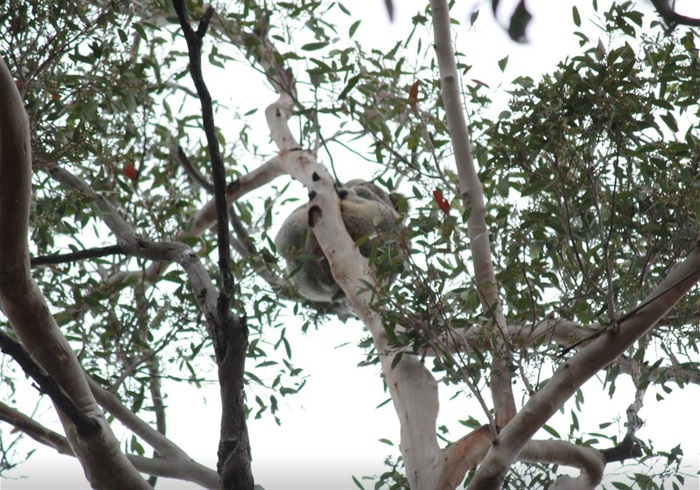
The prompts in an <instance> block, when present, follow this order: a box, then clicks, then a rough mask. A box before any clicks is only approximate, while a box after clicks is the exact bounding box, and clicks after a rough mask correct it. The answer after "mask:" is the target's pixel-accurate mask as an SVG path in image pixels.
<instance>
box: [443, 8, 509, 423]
mask: <svg viewBox="0 0 700 490" xmlns="http://www.w3.org/2000/svg"><path fill="white" fill-rule="evenodd" d="M430 7H431V10H432V19H433V32H434V35H435V53H436V55H437V59H438V67H439V69H440V88H441V91H442V100H443V105H444V107H445V113H446V115H447V126H448V128H449V131H450V138H451V141H452V147H453V148H454V153H455V162H456V164H457V175H458V177H459V188H460V192H461V194H462V201H463V203H464V207H465V209H467V210H470V213H469V220H468V222H467V227H468V230H469V240H470V241H469V246H470V249H471V252H472V260H473V264H474V277H475V280H476V287H477V289H478V291H479V297H480V300H481V305H482V308H483V309H484V312H485V313H486V314H487V315H489V316H491V317H492V318H493V324H494V329H493V332H492V335H491V339H492V340H491V341H492V342H493V355H494V359H493V363H492V366H491V394H492V397H493V402H494V406H495V410H496V425H497V426H498V428H502V427H504V426H505V425H506V424H507V423H508V421H509V420H510V419H511V418H513V416H514V415H515V413H516V411H517V410H516V408H515V398H514V396H513V387H512V383H511V376H510V352H509V348H508V345H507V344H506V342H505V341H504V334H505V331H506V320H505V316H504V315H503V310H502V308H501V305H500V302H499V300H498V283H497V282H496V274H495V272H494V268H493V261H492V258H491V245H490V243H489V232H488V227H487V225H486V205H485V202H484V190H483V187H482V185H481V182H480V181H479V176H478V175H477V173H476V167H475V166H474V160H473V158H472V152H471V138H470V136H469V130H468V128H467V123H466V120H465V117H464V111H463V109H462V98H461V96H460V93H459V89H460V87H459V75H458V71H457V64H456V62H455V57H454V50H453V48H452V39H451V37H450V36H451V29H450V10H449V6H448V4H447V1H446V0H431V1H430ZM496 431H497V429H496V428H495V427H494V428H492V435H493V436H494V437H496Z"/></svg>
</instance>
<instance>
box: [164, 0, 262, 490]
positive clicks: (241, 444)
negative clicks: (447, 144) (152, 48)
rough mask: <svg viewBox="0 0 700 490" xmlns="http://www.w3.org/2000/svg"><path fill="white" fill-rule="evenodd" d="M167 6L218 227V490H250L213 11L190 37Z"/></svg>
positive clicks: (241, 327)
mask: <svg viewBox="0 0 700 490" xmlns="http://www.w3.org/2000/svg"><path fill="white" fill-rule="evenodd" d="M173 6H174V7H175V11H176V12H177V16H178V18H179V19H180V26H181V27H182V31H183V33H184V35H185V40H186V41H187V48H188V53H189V58H190V74H191V75H192V80H193V81H194V85H195V87H196V89H197V95H198V97H199V100H200V102H201V106H202V119H203V124H204V131H205V133H206V136H207V144H208V147H209V157H210V160H211V166H212V178H213V181H214V202H215V205H216V218H217V224H218V226H217V237H218V249H219V271H220V272H221V283H222V284H221V288H220V290H219V296H218V300H217V313H218V315H217V318H216V319H217V321H216V322H214V325H215V334H216V335H215V336H214V337H213V342H214V351H215V353H216V361H217V367H218V371H219V385H220V389H221V403H222V411H221V413H222V415H221V436H220V439H219V450H218V458H219V461H218V464H217V469H218V472H219V474H220V475H221V483H222V487H223V488H224V489H226V490H228V489H234V488H235V489H245V490H247V489H250V490H252V488H253V485H254V482H253V474H252V472H251V469H250V462H251V455H250V443H249V440H248V428H247V425H246V407H245V403H244V394H243V393H244V374H245V358H246V353H247V349H248V327H247V326H246V322H245V317H237V318H233V317H232V315H231V301H232V298H233V293H234V286H235V285H234V281H233V274H232V271H231V248H230V245H229V222H228V204H227V200H226V171H225V169H224V161H223V158H222V157H221V153H220V151H219V142H218V140H217V137H216V126H215V125H214V110H213V108H212V100H211V95H210V94H209V90H208V89H207V86H206V84H205V83H204V78H203V76H202V61H201V49H202V39H203V38H204V35H205V33H206V31H207V27H208V25H209V21H210V19H211V17H212V15H214V9H213V8H212V7H209V8H208V9H207V11H206V12H205V13H204V16H203V17H202V19H201V20H200V22H199V27H198V28H197V31H196V32H194V31H193V30H192V27H191V26H190V24H189V21H188V19H187V10H186V9H185V5H184V0H173Z"/></svg>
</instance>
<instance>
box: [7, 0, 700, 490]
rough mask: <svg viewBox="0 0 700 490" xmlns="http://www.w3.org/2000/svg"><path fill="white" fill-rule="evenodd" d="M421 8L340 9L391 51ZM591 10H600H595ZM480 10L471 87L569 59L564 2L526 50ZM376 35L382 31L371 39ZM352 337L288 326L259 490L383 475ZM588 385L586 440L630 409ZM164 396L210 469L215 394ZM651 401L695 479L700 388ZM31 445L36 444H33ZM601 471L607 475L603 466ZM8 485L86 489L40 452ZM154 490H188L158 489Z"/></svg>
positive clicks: (376, 422)
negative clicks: (303, 378)
mask: <svg viewBox="0 0 700 490" xmlns="http://www.w3.org/2000/svg"><path fill="white" fill-rule="evenodd" d="M426 1H427V0H423V1H417V0H411V1H407V0H395V1H394V4H395V8H396V19H395V21H394V23H393V24H391V23H389V22H388V19H387V17H386V14H385V11H384V6H383V2H382V1H381V0H372V1H369V0H363V1H359V2H346V5H347V6H348V7H351V8H352V7H353V6H358V5H361V6H362V8H363V9H365V10H366V14H365V15H364V18H363V22H362V24H361V26H360V28H359V30H358V32H357V35H356V37H357V36H361V37H362V38H364V39H366V40H367V41H366V44H367V45H369V44H373V45H381V46H390V45H393V44H394V42H395V41H396V40H397V39H401V38H402V37H404V36H405V35H406V33H407V32H408V31H409V30H410V28H411V21H410V19H411V17H412V16H413V15H414V13H415V12H416V11H418V10H419V9H422V7H423V6H424V5H425V3H426ZM457 3H458V4H463V6H462V7H461V9H462V10H461V12H460V11H458V12H457V13H456V14H455V16H456V17H457V18H458V19H461V20H465V21H466V16H467V14H468V12H470V11H471V9H472V7H473V5H474V2H468V1H465V2H457ZM501 3H502V4H503V5H502V8H503V10H504V11H509V10H511V9H512V6H513V5H515V3H516V2H515V0H510V1H505V0H504V1H502V2H501ZM600 3H601V4H605V3H607V2H605V1H604V0H600ZM586 4H587V2H579V5H578V7H579V9H580V11H581V14H582V15H581V16H582V18H583V19H586V18H587V15H586V11H585V9H586V8H587V7H588V5H586ZM480 5H482V13H481V16H480V19H479V21H478V23H477V28H476V30H472V31H469V30H468V29H467V27H466V22H465V25H464V26H463V27H461V28H458V31H457V39H458V42H459V43H460V44H459V50H460V51H461V52H464V53H467V56H468V60H467V61H468V62H469V63H470V64H471V65H472V66H473V70H472V72H470V77H473V78H477V79H479V80H482V81H484V82H486V83H487V84H489V85H490V86H491V87H494V88H495V87H498V85H499V84H500V83H505V82H506V81H507V80H509V79H510V78H512V77H513V76H515V75H525V74H528V75H531V76H537V75H538V74H540V73H543V72H548V71H551V70H552V69H553V68H554V66H555V65H556V63H557V62H558V61H560V60H562V59H563V58H564V57H566V56H567V55H571V54H572V53H575V52H576V51H577V49H578V43H577V39H576V38H575V37H574V36H573V34H572V31H573V23H572V22H571V5H572V2H571V1H568V0H567V1H563V0H556V1H555V0H530V2H528V5H529V8H530V10H531V12H532V13H533V15H534V20H533V22H532V25H531V26H530V30H529V38H530V43H529V44H527V45H516V44H514V43H512V42H511V41H510V40H509V39H508V38H507V36H506V35H505V34H504V32H503V30H502V29H501V28H500V27H498V26H497V25H495V23H494V22H493V19H492V17H491V14H490V9H489V8H488V6H487V5H486V4H485V3H483V2H480ZM678 7H679V10H680V9H685V11H686V12H689V13H693V12H692V10H691V9H694V11H695V12H694V15H700V6H699V5H698V4H697V3H695V2H694V0H679V1H678ZM589 32H591V30H590V29H589ZM377 33H381V36H378V35H377ZM381 46H378V47H381ZM506 55H510V61H509V64H508V68H507V70H506V73H505V74H503V73H501V72H500V70H499V69H498V66H497V63H496V62H497V60H499V59H501V58H503V57H504V56H506ZM209 83H210V84H211V82H209ZM258 83H259V82H258V81H257V80H256V81H254V82H253V84H254V85H255V84H258ZM217 90H219V92H220V95H221V96H226V97H228V98H229V99H231V100H232V101H233V102H235V103H236V104H237V103H240V102H241V99H240V98H239V99H237V100H233V99H234V97H233V96H231V94H230V88H229V87H218V88H217V87H213V92H214V93H216V91H217ZM250 90H252V91H253V92H251V91H247V90H245V89H244V88H242V87H237V88H236V94H246V99H247V100H248V101H249V102H248V103H249V104H257V102H254V101H256V100H260V107H261V108H262V107H264V106H265V105H266V104H268V103H270V101H271V100H270V97H271V96H270V92H269V91H260V90H259V88H257V87H253V88H251V89H250ZM238 97H241V96H240V95H238ZM258 98H259V99H258ZM504 100H505V99H504ZM255 117H256V118H257V120H253V121H251V124H254V125H257V126H258V128H257V130H258V131H259V132H260V133H264V134H267V126H266V125H265V121H264V117H263V116H262V111H260V112H259V113H258V114H257V115H256V116H255ZM341 177H342V176H341ZM348 177H350V178H367V177H369V176H366V175H349V176H348ZM362 336H363V332H362V327H361V325H360V324H359V323H356V322H348V323H347V324H340V323H335V322H330V323H329V324H328V325H327V326H324V327H323V328H322V329H320V330H319V331H316V332H311V333H309V334H307V335H304V334H302V333H301V331H300V329H295V328H293V327H292V326H290V327H289V328H288V338H289V340H290V341H291V342H292V346H293V349H294V363H295V365H296V366H298V367H301V368H303V369H304V371H305V372H306V373H307V374H309V375H310V377H309V379H308V382H307V386H306V387H305V388H304V389H303V390H302V392H301V394H300V395H298V396H296V397H287V398H282V399H281V403H282V405H281V407H280V408H281V413H280V416H281V418H282V420H283V424H282V426H281V427H278V426H277V425H276V424H274V422H273V421H272V420H270V419H269V418H266V419H264V420H251V421H250V423H249V428H250V437H251V444H252V451H253V469H254V473H255V478H256V481H257V483H259V484H261V485H263V486H264V487H265V488H266V490H296V489H299V490H302V489H303V490H315V489H318V490H346V489H348V490H349V489H353V488H356V487H355V485H354V483H353V482H352V480H351V476H352V475H355V476H356V477H358V478H360V477H361V476H363V475H371V474H379V473H381V472H383V470H384V465H383V464H382V462H383V460H384V458H385V457H386V456H387V455H388V454H390V453H391V454H394V455H396V454H398V449H397V447H393V448H392V447H390V446H388V445H386V444H384V443H382V442H380V441H379V439H390V440H392V441H394V442H395V444H398V440H399V436H398V434H399V426H398V422H397V420H396V415H395V413H394V410H393V406H392V404H391V403H388V404H386V405H385V406H383V407H382V408H379V409H376V408H375V407H376V406H377V405H379V404H381V403H382V402H384V401H385V400H386V399H387V397H388V395H387V394H386V393H384V391H383V386H382V381H381V379H380V377H379V368H378V367H376V366H375V367H369V368H358V367H357V364H358V362H360V361H362V359H363V357H362V355H361V353H360V352H359V350H358V349H357V348H355V347H354V346H355V345H356V344H357V342H358V341H359V339H360V338H361V337H362ZM338 346H342V347H338ZM594 383H595V382H592V383H589V384H590V385H591V386H589V387H587V388H585V389H584V392H585V396H586V402H587V403H586V407H588V409H589V410H591V411H592V412H593V413H590V414H587V415H588V417H586V420H582V421H581V425H582V427H583V429H584V430H588V431H595V430H596V429H597V428H598V424H599V423H600V422H602V421H606V420H608V418H609V417H610V414H614V413H617V414H620V416H624V412H625V409H626V408H627V406H628V405H629V403H630V402H631V401H632V389H631V386H629V385H628V384H626V383H624V382H623V383H621V384H620V385H619V386H618V390H617V392H616V394H615V397H614V399H612V400H610V399H609V397H608V396H607V394H605V393H602V392H601V388H600V385H597V384H596V385H595V386H593V384H594ZM441 389H442V388H441ZM0 390H2V388H0ZM165 391H166V392H167V393H168V400H167V402H168V403H169V405H170V407H171V408H170V411H169V423H168V435H169V437H170V438H171V439H173V440H174V441H175V442H176V443H177V444H179V445H180V446H181V447H183V448H184V449H185V450H186V451H187V452H188V453H189V454H190V456H192V457H193V458H194V459H196V460H198V461H200V462H202V463H204V464H207V465H209V466H211V467H215V466H216V447H217V443H218V426H219V413H220V409H219V401H218V387H217V386H212V387H210V388H208V389H205V390H200V391H194V390H188V389H183V387H180V386H168V385H166V386H165ZM1 394H2V392H0V395H1ZM450 394H451V393H442V400H441V407H442V409H441V417H440V420H439V423H441V424H445V425H447V426H448V428H449V429H450V430H451V434H450V435H451V437H452V438H457V437H459V436H460V435H461V434H462V432H461V431H462V429H460V426H459V424H457V420H459V419H465V418H466V417H467V416H468V415H472V416H474V417H476V418H477V419H479V420H481V419H483V416H482V415H481V411H480V410H479V409H478V407H476V406H475V405H474V404H472V403H471V402H469V401H468V400H466V399H464V398H463V397H460V398H458V399H456V400H451V401H450V400H449V395H450ZM654 398H655V397H654V394H653V393H649V394H648V395H647V397H646V400H645V404H646V405H645V407H644V408H643V410H642V412H641V414H640V415H641V416H642V418H644V419H645V420H646V425H645V427H644V428H643V429H642V432H641V433H640V436H645V435H648V434H654V441H655V446H656V447H657V448H664V449H670V448H672V447H673V446H675V445H676V444H678V443H679V442H682V443H683V445H684V449H685V450H686V461H687V464H688V465H689V466H688V468H687V471H688V472H689V473H692V474H695V473H697V471H698V455H699V454H700V442H699V439H700V437H698V436H699V434H700V432H699V428H698V423H697V405H698V404H697V400H698V399H700V390H699V389H698V387H697V386H690V387H688V388H687V389H685V390H683V391H682V392H681V390H675V391H674V393H673V394H671V395H665V400H664V401H662V402H658V403H657V402H655V400H654ZM20 408H21V407H20ZM567 413H568V411H567ZM669 415H671V416H669ZM568 424H569V419H568V418H567V417H566V416H560V417H559V419H558V420H555V421H552V423H551V424H550V425H553V426H555V427H558V428H560V429H561V430H562V431H563V432H566V430H567V428H568ZM619 424H620V425H619V433H620V434H624V427H623V424H624V420H620V423H619ZM0 430H5V431H6V430H8V426H7V425H5V424H0ZM543 437H546V435H545V436H543ZM29 444H32V445H33V446H34V447H37V446H39V445H38V444H35V443H33V442H30V443H29ZM607 470H608V472H609V471H611V468H610V467H609V468H608V469H607ZM623 471H624V470H623ZM12 475H13V476H16V477H17V478H19V479H10V478H5V479H3V480H2V481H1V482H0V489H1V490H20V489H25V490H26V489H33V490H38V489H80V488H87V485H86V483H85V480H84V478H83V476H82V470H81V469H80V467H79V465H78V464H77V462H76V461H75V460H73V459H72V458H68V457H63V456H56V455H54V454H53V452H52V451H51V450H48V449H44V448H43V447H39V448H38V450H37V453H36V455H35V456H34V457H33V458H32V459H31V460H30V461H29V462H28V463H27V464H25V465H23V466H20V467H19V468H18V469H17V470H16V471H14V472H13V473H12ZM22 476H26V478H22ZM366 487H367V488H373V484H369V483H368V484H367V485H366ZM158 488H160V489H176V488H178V489H180V488H183V489H184V488H196V487H193V486H188V485H186V484H184V483H181V482H167V481H165V480H161V481H160V482H159V484H158ZM684 488H685V489H687V490H691V489H692V490H697V489H698V488H700V484H699V483H698V479H697V476H696V477H695V478H692V479H689V480H688V483H687V485H686V487H684Z"/></svg>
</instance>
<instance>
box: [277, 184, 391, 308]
mask: <svg viewBox="0 0 700 490" xmlns="http://www.w3.org/2000/svg"><path fill="white" fill-rule="evenodd" d="M338 195H339V197H340V212H341V215H342V217H343V223H344V224H345V229H346V230H347V231H348V234H349V235H350V237H351V238H352V239H353V240H355V241H358V240H359V239H360V238H362V237H366V236H367V237H369V238H368V239H367V240H365V241H364V242H363V243H362V244H361V245H360V246H359V248H360V253H361V254H362V255H363V256H365V257H369V256H370V254H371V253H372V249H373V248H374V247H378V251H377V256H379V255H381V254H382V253H383V252H385V251H387V250H388V251H389V252H390V254H388V255H389V259H387V260H386V261H385V262H388V263H386V264H384V263H383V264H381V265H386V266H392V267H393V266H396V265H397V264H398V263H400V262H402V261H401V260H400V257H401V254H402V251H401V247H400V246H399V244H398V242H399V238H400V231H401V221H402V216H401V214H400V213H399V212H398V209H397V204H398V202H399V199H400V196H395V195H394V196H392V195H390V194H388V193H387V192H385V191H384V190H383V189H381V188H380V187H378V186H377V185H375V184H372V183H371V182H367V181H364V180H351V181H349V182H347V183H346V184H345V185H343V186H341V187H339V188H338ZM383 245H384V246H383ZM275 246H276V247H277V251H278V252H279V253H280V254H281V255H282V256H283V257H284V258H285V260H286V262H287V271H288V273H290V274H291V280H292V282H293V283H294V285H295V286H296V288H297V291H298V292H299V294H300V295H301V296H303V297H304V298H306V299H309V300H311V301H319V302H324V303H330V302H333V301H336V300H339V299H341V298H342V297H343V296H344V295H343V292H342V290H341V288H340V286H338V284H337V283H336V282H335V279H334V278H333V274H332V273H331V268H330V264H329V263H328V260H327V259H326V257H325V256H324V255H323V252H322V251H321V247H320V246H319V244H318V242H317V241H316V237H315V236H314V233H313V231H312V230H311V229H310V228H309V217H308V210H307V206H306V205H304V206H300V207H299V208H297V209H295V210H294V211H293V212H292V213H291V214H290V215H289V216H288V217H287V219H286V220H285V222H284V223H283V224H282V228H281V229H280V231H279V233H278V234H277V236H276V237H275ZM391 252H394V253H391ZM391 257H393V259H392V258H391ZM395 276H396V274H395V273H394V274H391V277H389V280H390V281H391V280H393V279H394V278H395Z"/></svg>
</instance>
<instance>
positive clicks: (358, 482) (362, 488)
mask: <svg viewBox="0 0 700 490" xmlns="http://www.w3.org/2000/svg"><path fill="white" fill-rule="evenodd" d="M352 481H354V482H355V485H357V488H359V489H360V490H365V487H363V486H362V484H361V483H360V481H359V480H358V479H357V478H356V477H355V476H353V477H352Z"/></svg>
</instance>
